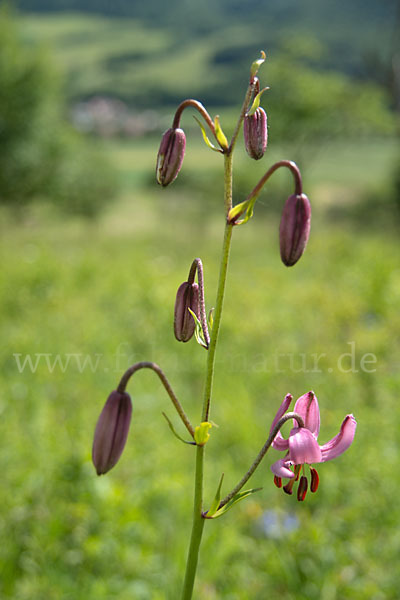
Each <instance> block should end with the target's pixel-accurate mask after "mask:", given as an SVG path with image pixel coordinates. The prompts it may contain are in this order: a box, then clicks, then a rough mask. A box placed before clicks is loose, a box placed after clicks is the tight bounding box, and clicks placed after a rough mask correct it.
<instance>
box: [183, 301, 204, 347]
mask: <svg viewBox="0 0 400 600" xmlns="http://www.w3.org/2000/svg"><path fill="white" fill-rule="evenodd" d="M188 311H189V312H190V314H191V315H192V317H193V319H194V322H195V324H196V329H195V331H194V335H195V338H196V341H197V343H198V344H200V346H203V348H206V349H208V346H207V342H206V340H205V339H204V335H203V328H202V326H201V323H200V321H199V318H198V316H197V315H196V314H195V313H194V312H193V311H192V309H191V308H188Z"/></svg>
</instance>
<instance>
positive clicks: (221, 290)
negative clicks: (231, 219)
mask: <svg viewBox="0 0 400 600" xmlns="http://www.w3.org/2000/svg"><path fill="white" fill-rule="evenodd" d="M227 158H228V157H226V159H227ZM232 229H233V225H231V224H230V223H227V224H226V226H225V235H224V242H223V246H222V256H221V266H220V272H219V283H218V290H217V300H216V305H215V312H214V323H213V328H212V330H211V339H210V345H209V348H208V353H207V373H206V383H205V389H204V403H203V416H202V421H208V418H209V414H210V403H211V391H212V383H213V377H214V363H215V351H216V349H217V341H218V333H219V328H220V325H221V317H222V307H223V302H224V294H225V283H226V275H227V271H228V263H229V251H230V245H231V240H232Z"/></svg>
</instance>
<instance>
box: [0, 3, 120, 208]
mask: <svg viewBox="0 0 400 600" xmlns="http://www.w3.org/2000/svg"><path fill="white" fill-rule="evenodd" d="M61 89H62V87H61V78H60V75H59V73H58V72H57V70H56V69H55V68H54V65H53V63H52V61H51V60H50V59H49V56H48V55H47V54H46V53H45V52H44V51H42V50H40V49H37V48H35V49H33V48H28V47H26V46H25V45H23V44H22V42H21V39H20V35H19V32H18V29H17V26H16V23H15V21H14V19H13V17H12V16H11V14H10V12H9V10H7V9H6V8H3V9H2V10H1V12H0V130H1V142H0V144H1V146H0V149H1V151H0V203H1V204H9V205H13V206H14V207H18V206H21V205H24V204H26V203H28V202H30V201H32V200H34V199H37V198H47V199H50V200H51V201H52V202H54V203H57V204H58V205H60V206H62V207H63V209H65V210H67V211H71V212H78V213H82V214H94V213H96V212H97V211H98V210H99V208H100V206H101V205H102V204H103V203H104V202H105V201H106V200H108V199H110V198H111V197H112V195H113V194H114V193H115V181H114V180H113V175H112V171H111V169H110V167H109V165H108V164H107V163H106V161H105V159H104V158H103V157H102V156H101V155H100V153H99V152H98V151H96V152H94V151H93V150H92V149H91V147H90V144H89V143H87V142H86V141H85V140H83V138H80V137H79V136H77V135H76V134H74V132H73V131H72V130H71V129H70V127H69V126H68V125H67V124H66V122H65V120H64V118H63V110H64V108H65V107H64V105H63V99H62V94H61Z"/></svg>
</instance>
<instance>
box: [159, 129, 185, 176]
mask: <svg viewBox="0 0 400 600" xmlns="http://www.w3.org/2000/svg"><path fill="white" fill-rule="evenodd" d="M185 147H186V137H185V132H184V131H183V129H172V128H171V129H167V131H166V132H165V133H164V135H163V136H162V139H161V144H160V148H159V150H158V154H157V167H156V178H157V182H158V183H159V184H160V185H162V186H164V187H165V186H167V185H168V184H170V183H172V182H173V181H174V179H176V177H177V175H178V173H179V171H180V170H181V166H182V162H183V157H184V156H185Z"/></svg>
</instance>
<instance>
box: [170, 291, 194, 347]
mask: <svg viewBox="0 0 400 600" xmlns="http://www.w3.org/2000/svg"><path fill="white" fill-rule="evenodd" d="M189 308H190V310H192V311H193V312H194V314H195V315H196V316H197V317H198V318H200V305H199V286H198V284H197V283H189V282H188V281H185V282H184V283H182V285H180V286H179V288H178V291H177V293H176V300H175V311H174V333H175V337H176V339H177V340H178V342H188V341H189V340H190V338H191V337H192V336H193V334H194V330H195V328H196V324H195V322H194V319H193V317H192V315H191V314H190V312H189V310H188V309H189Z"/></svg>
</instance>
